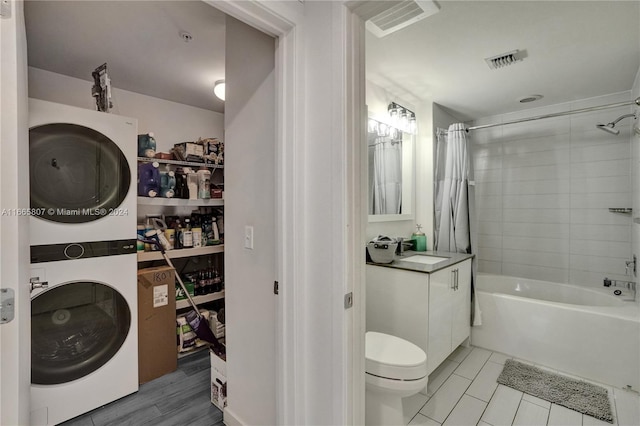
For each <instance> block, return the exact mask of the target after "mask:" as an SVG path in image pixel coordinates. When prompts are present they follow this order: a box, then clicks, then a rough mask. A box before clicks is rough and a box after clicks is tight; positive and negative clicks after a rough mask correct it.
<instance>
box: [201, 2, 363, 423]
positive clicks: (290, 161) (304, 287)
mask: <svg viewBox="0 0 640 426" xmlns="http://www.w3.org/2000/svg"><path fill="white" fill-rule="evenodd" d="M204 1H206V2H207V3H210V4H212V5H213V6H215V7H216V8H218V9H220V10H222V11H224V12H225V13H227V14H229V15H231V16H233V17H234V18H236V19H239V20H241V21H243V22H245V23H247V24H248V25H251V26H253V27H254V28H257V29H259V30H262V31H264V32H265V33H267V34H270V35H273V36H274V37H277V40H278V42H277V47H276V70H277V77H276V78H277V82H276V96H277V99H278V101H277V113H276V114H277V117H278V123H277V140H278V142H277V143H278V147H277V149H278V153H277V158H278V162H279V164H277V170H278V172H279V176H277V183H276V187H277V189H276V190H277V200H276V206H277V207H276V208H277V212H276V215H277V218H278V229H277V230H276V235H278V236H279V240H278V241H277V248H278V255H277V257H278V278H279V280H280V282H281V292H280V296H279V297H278V302H277V305H276V310H277V312H276V316H277V320H278V324H277V325H276V330H277V334H278V335H277V342H276V348H277V349H276V350H277V351H278V353H277V354H276V359H277V360H278V365H277V366H276V370H277V373H276V376H277V377H278V379H279V382H278V383H277V386H276V387H277V389H276V400H277V404H278V407H277V413H278V424H282V425H288V424H309V422H314V419H315V417H314V412H316V411H317V408H316V407H312V406H311V405H313V404H314V401H309V399H308V398H305V394H307V393H308V392H307V391H308V390H309V387H312V386H314V385H315V383H313V382H314V381H315V380H316V379H317V378H318V376H322V375H324V377H321V378H322V379H323V380H324V379H325V378H329V381H330V382H331V384H330V385H329V389H330V393H331V395H332V396H333V398H330V401H332V404H331V406H327V407H323V408H324V410H332V411H333V412H332V413H330V418H331V423H332V424H356V425H357V424H364V325H365V319H364V307H365V298H364V251H363V250H364V249H363V247H364V243H363V241H364V240H363V238H364V235H365V232H364V230H365V226H366V216H365V214H364V210H363V209H362V207H361V206H363V205H365V204H364V203H365V202H366V200H365V199H364V197H365V194H366V192H365V191H362V190H361V188H363V186H362V185H363V182H364V183H365V184H366V168H364V167H362V165H361V161H362V157H363V156H362V154H361V147H362V146H363V144H362V141H363V137H364V133H363V132H364V128H365V127H364V124H363V123H366V114H365V113H364V111H365V108H364V32H363V28H364V26H363V24H362V22H361V20H360V18H358V17H356V16H355V15H354V14H353V13H352V12H351V11H350V10H349V9H348V8H347V7H346V5H345V2H344V1H333V2H326V3H325V5H330V8H331V10H330V12H329V14H328V15H329V19H328V20H327V22H326V23H327V24H328V25H330V26H331V30H332V36H331V40H330V41H329V42H330V43H331V49H332V61H333V62H334V63H333V69H331V72H330V75H326V76H318V75H316V76H310V75H309V72H310V71H311V72H313V70H309V68H308V67H306V60H307V59H308V58H307V57H306V56H307V55H313V54H314V52H313V51H311V48H310V47H308V46H309V45H311V44H313V43H314V42H316V43H317V41H318V40H317V39H315V40H314V34H313V32H312V31H311V30H308V29H309V28H313V23H314V22H317V21H314V20H315V19H327V16H325V17H324V18H316V17H315V16H314V14H313V13H307V14H305V3H303V2H302V0H299V1H295V0H294V1H264V2H259V1H237V0H220V1H212V0H204ZM310 3H311V1H307V2H306V4H310ZM316 28H317V27H316ZM325 77H326V78H327V79H331V81H332V83H333V84H332V86H331V91H330V93H327V94H326V96H328V97H329V98H330V99H331V102H332V103H331V105H330V107H331V108H332V110H333V113H332V115H331V117H332V119H331V120H327V122H324V123H318V119H317V118H316V117H315V116H314V115H313V114H309V113H308V112H307V110H306V108H307V104H306V102H307V100H306V99H305V96H309V93H308V90H307V88H308V87H307V85H308V84H310V83H309V82H310V81H313V79H314V78H317V79H323V78H325ZM318 125H319V126H320V127H322V126H324V127H325V128H327V129H329V128H330V129H331V131H330V132H328V136H327V137H326V149H327V150H331V151H332V155H333V157H332V158H334V159H335V161H334V164H332V165H331V166H332V168H333V170H334V172H335V174H336V175H337V177H338V179H337V180H336V179H334V180H333V181H332V182H331V184H332V188H333V189H335V190H336V191H337V192H336V194H335V195H334V196H333V197H332V199H331V200H318V199H314V198H313V197H309V196H308V194H309V193H313V190H314V188H313V187H312V186H313V184H314V183H308V182H307V181H305V176H307V170H305V164H304V161H305V154H307V151H308V150H309V147H308V146H307V145H306V143H307V140H309V139H310V135H309V134H308V132H309V131H310V129H312V128H317V127H318ZM328 202H332V203H333V208H332V209H331V211H332V215H333V217H334V221H333V222H332V228H331V229H330V230H329V231H328V232H329V233H328V235H327V237H328V238H329V240H330V243H331V244H335V245H336V252H335V255H334V256H333V258H332V259H331V260H332V262H331V263H332V264H331V265H327V266H328V267H329V268H331V267H336V271H335V272H334V273H333V274H332V275H331V281H332V282H331V285H330V286H328V287H327V289H326V291H327V294H330V295H331V296H330V297H331V306H332V312H335V313H339V314H336V315H331V314H328V315H329V318H330V319H329V320H327V322H329V323H330V324H331V337H330V341H328V342H326V345H327V346H328V347H330V348H333V349H334V352H333V353H331V359H332V362H331V365H332V366H334V367H335V368H336V371H324V372H320V373H318V372H317V371H316V370H317V368H316V367H315V365H314V362H315V358H314V355H315V354H314V353H313V350H309V347H310V345H309V344H308V343H307V342H306V340H307V339H309V338H312V337H310V336H309V335H308V334H309V330H314V329H315V328H316V324H315V323H314V320H315V319H314V318H313V317H311V316H310V315H309V314H308V313H307V311H308V309H307V308H308V307H309V306H308V304H309V303H312V302H311V301H309V300H308V298H309V297H312V296H310V294H311V292H310V291H309V290H310V289H311V288H312V287H314V286H317V285H318V284H319V283H317V282H314V281H313V277H310V276H309V272H308V270H307V269H306V265H307V264H308V262H313V261H314V259H313V258H312V257H313V255H314V252H313V249H312V248H311V247H310V245H311V244H315V243H311V242H308V241H304V236H305V235H307V234H308V230H309V226H310V224H309V223H308V219H307V218H305V216H304V214H305V213H304V212H305V211H307V212H308V211H310V210H311V211H312V210H313V209H314V208H323V207H324V204H326V203H328ZM311 226H312V225H311ZM301 240H302V241H301ZM320 284H324V283H320ZM350 291H351V292H353V294H354V307H353V308H352V309H349V310H344V307H343V303H344V302H343V297H344V295H345V294H346V293H348V292H350ZM311 393H313V392H311ZM326 418H328V417H325V419H326Z"/></svg>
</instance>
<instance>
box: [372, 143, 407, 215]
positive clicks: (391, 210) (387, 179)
mask: <svg viewBox="0 0 640 426" xmlns="http://www.w3.org/2000/svg"><path fill="white" fill-rule="evenodd" d="M373 176H374V177H373V214H400V210H401V206H402V143H400V141H398V140H394V139H392V138H390V137H388V136H382V137H378V138H376V140H375V144H374V153H373Z"/></svg>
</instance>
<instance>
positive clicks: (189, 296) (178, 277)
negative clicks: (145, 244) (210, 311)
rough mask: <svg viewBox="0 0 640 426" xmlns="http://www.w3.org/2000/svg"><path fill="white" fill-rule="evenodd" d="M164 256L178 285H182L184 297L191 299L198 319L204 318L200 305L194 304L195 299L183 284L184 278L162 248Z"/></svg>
mask: <svg viewBox="0 0 640 426" xmlns="http://www.w3.org/2000/svg"><path fill="white" fill-rule="evenodd" d="M162 256H164V260H166V261H167V264H168V265H169V266H170V267H171V268H173V272H174V275H175V276H176V278H177V279H178V283H179V284H180V287H182V291H184V295H185V296H187V299H189V303H191V306H193V309H194V310H195V311H196V314H197V315H198V318H202V315H200V309H199V308H198V305H196V302H194V301H193V299H192V298H191V295H190V294H189V291H188V290H187V286H185V285H184V283H183V282H182V278H180V274H178V271H177V270H176V267H175V266H173V263H171V260H170V259H169V256H167V252H166V251H165V250H164V248H162Z"/></svg>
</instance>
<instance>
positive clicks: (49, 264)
mask: <svg viewBox="0 0 640 426" xmlns="http://www.w3.org/2000/svg"><path fill="white" fill-rule="evenodd" d="M135 250H136V249H135V240H132V239H130V240H120V241H117V240H116V241H104V242H89V243H73V244H56V245H48V246H38V247H32V251H31V258H32V263H31V276H32V277H38V278H39V281H40V282H47V283H48V288H46V289H36V290H34V291H33V293H32V299H31V311H32V312H31V383H32V384H31V410H32V412H31V419H32V424H33V425H54V424H58V423H61V422H63V421H66V420H68V419H71V418H73V417H76V416H78V415H80V414H83V413H86V412H88V411H91V410H93V409H95V408H97V407H100V406H102V405H104V404H107V403H109V402H112V401H115V400H116V399H119V398H121V397H123V396H125V395H128V394H131V393H133V392H136V391H137V390H138V327H137V325H138V312H137V307H138V305H137V283H136V280H137V279H136V267H137V262H136V254H135Z"/></svg>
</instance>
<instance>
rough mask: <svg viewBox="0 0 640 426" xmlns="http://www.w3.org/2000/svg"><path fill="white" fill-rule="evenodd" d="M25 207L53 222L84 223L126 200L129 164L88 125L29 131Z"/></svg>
mask: <svg viewBox="0 0 640 426" xmlns="http://www.w3.org/2000/svg"><path fill="white" fill-rule="evenodd" d="M29 182H30V186H31V208H32V209H33V210H34V213H35V214H37V215H38V216H39V217H41V218H43V219H47V220H52V221H55V222H63V223H81V222H90V221H93V220H96V219H100V218H101V217H104V216H106V215H108V213H109V211H110V209H113V208H116V207H118V206H119V205H120V204H121V203H122V201H123V200H124V199H125V197H126V196H127V192H128V190H129V186H130V184H131V171H130V170H129V164H128V163H127V160H126V158H125V156H124V154H123V153H122V151H121V150H120V149H119V148H118V146H117V145H116V144H115V143H114V142H113V141H112V140H111V139H109V138H108V137H106V136H105V135H103V134H102V133H100V132H97V131H95V130H93V129H90V128H88V127H84V126H79V125H75V124H65V123H55V124H46V125H43V126H37V127H33V128H31V129H30V130H29Z"/></svg>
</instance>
